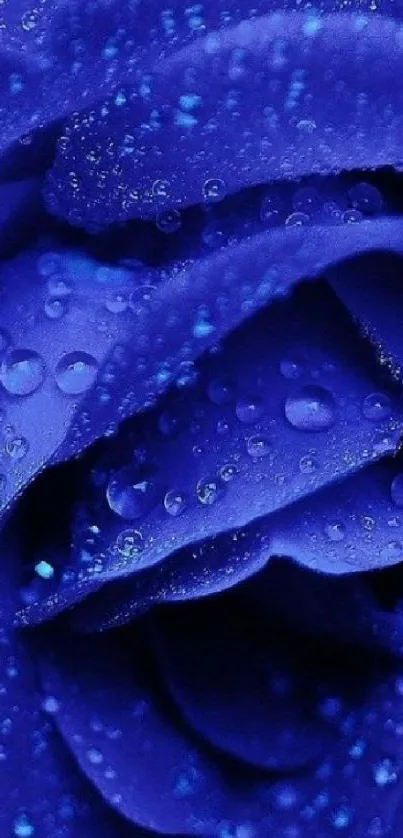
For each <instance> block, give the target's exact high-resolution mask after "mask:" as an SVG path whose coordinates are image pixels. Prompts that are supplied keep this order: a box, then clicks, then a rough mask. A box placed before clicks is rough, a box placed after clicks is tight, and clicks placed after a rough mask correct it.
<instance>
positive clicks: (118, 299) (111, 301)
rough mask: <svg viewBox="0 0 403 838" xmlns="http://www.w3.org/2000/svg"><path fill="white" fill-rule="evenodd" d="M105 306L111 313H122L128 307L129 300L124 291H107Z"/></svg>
mask: <svg viewBox="0 0 403 838" xmlns="http://www.w3.org/2000/svg"><path fill="white" fill-rule="evenodd" d="M105 307H106V308H107V309H108V311H110V313H111V314H122V313H123V312H124V311H127V309H128V308H129V300H128V297H127V295H126V294H125V293H124V291H113V290H112V291H108V293H107V295H106V300H105Z"/></svg>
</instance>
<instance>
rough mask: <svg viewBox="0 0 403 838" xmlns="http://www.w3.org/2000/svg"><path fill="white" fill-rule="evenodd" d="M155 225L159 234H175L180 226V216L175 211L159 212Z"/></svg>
mask: <svg viewBox="0 0 403 838" xmlns="http://www.w3.org/2000/svg"><path fill="white" fill-rule="evenodd" d="M155 223H156V226H157V227H158V229H159V230H161V233H177V232H178V230H180V228H181V224H182V220H181V214H180V212H179V211H178V210H175V209H173V210H167V211H166V212H161V213H159V215H157V217H156V219H155Z"/></svg>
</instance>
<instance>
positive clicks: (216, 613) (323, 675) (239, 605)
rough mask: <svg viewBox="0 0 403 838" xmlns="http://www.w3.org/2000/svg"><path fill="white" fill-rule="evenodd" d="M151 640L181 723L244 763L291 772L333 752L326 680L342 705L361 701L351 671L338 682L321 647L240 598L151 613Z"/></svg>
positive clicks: (330, 655)
mask: <svg viewBox="0 0 403 838" xmlns="http://www.w3.org/2000/svg"><path fill="white" fill-rule="evenodd" d="M151 637H152V640H153V648H154V650H155V651H156V654H157V657H158V662H159V667H160V670H161V672H162V676H163V678H164V681H165V682H166V683H167V685H168V688H169V691H170V694H171V695H172V697H173V698H174V700H175V702H176V703H177V705H178V707H179V708H180V710H181V713H182V714H183V716H184V718H185V719H186V720H187V721H188V723H189V724H190V725H191V727H192V728H194V729H195V730H197V731H198V732H199V733H200V734H201V735H202V736H203V737H204V738H205V739H207V741H209V742H211V743H212V744H213V745H215V746H216V747H217V748H219V749H220V750H221V751H223V752H224V753H229V754H232V755H234V756H236V757H238V758H239V759H241V760H243V761H245V762H246V763H247V764H252V765H255V766H258V767H261V768H266V769H271V770H277V771H287V770H294V769H297V768H302V767H303V766H306V765H312V764H315V762H316V763H317V762H319V760H320V757H321V755H322V754H323V752H324V751H325V752H326V753H328V752H329V751H330V750H331V749H332V747H334V745H335V741H336V739H337V736H338V733H339V731H338V721H339V720H338V719H337V714H336V716H335V717H333V716H332V714H329V715H327V714H326V712H325V710H324V708H323V706H322V702H323V699H324V696H325V695H326V694H330V695H332V694H333V693H334V690H335V684H334V682H333V683H332V672H333V674H334V672H335V671H336V672H337V676H336V683H337V692H338V694H343V693H344V698H343V699H342V698H341V696H340V701H341V700H346V701H347V702H349V700H350V701H351V700H352V701H353V702H354V701H355V700H357V701H358V700H359V697H358V696H357V695H355V694H354V690H356V689H357V686H358V683H359V679H358V680H356V681H355V683H354V680H355V679H354V677H352V673H350V679H349V678H348V677H347V679H346V683H345V684H342V683H341V681H340V673H339V672H338V667H337V663H336V661H337V649H336V650H334V649H333V650H331V647H330V643H329V642H328V639H326V641H325V643H324V644H321V641H320V640H319V638H315V639H313V638H312V637H311V638H309V636H307V635H305V636H304V637H303V638H301V640H300V642H298V640H297V638H296V637H295V635H289V634H287V631H285V630H284V624H283V621H282V620H281V619H280V620H279V621H278V622H273V623H271V622H269V620H266V621H264V620H262V619H260V618H259V616H258V617H256V616H254V615H253V613H251V611H250V610H249V609H248V607H247V602H246V601H245V599H244V598H243V597H242V594H241V595H240V596H239V597H238V598H236V597H232V598H229V600H228V601H227V603H225V601H224V602H223V600H222V598H220V599H217V600H216V601H214V600H213V601H212V600H207V601H206V600H204V601H203V602H202V603H191V604H190V605H189V607H182V608H171V609H167V610H164V611H162V614H161V613H159V612H157V614H156V616H155V618H154V619H153V620H152V623H151ZM359 677H361V676H359ZM352 697H353V698H352Z"/></svg>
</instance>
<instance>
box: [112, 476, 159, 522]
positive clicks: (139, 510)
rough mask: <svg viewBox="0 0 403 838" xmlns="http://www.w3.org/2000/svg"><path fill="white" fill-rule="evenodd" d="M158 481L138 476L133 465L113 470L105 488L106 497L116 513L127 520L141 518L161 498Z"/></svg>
mask: <svg viewBox="0 0 403 838" xmlns="http://www.w3.org/2000/svg"><path fill="white" fill-rule="evenodd" d="M161 494H162V489H161V486H160V484H159V483H156V482H154V481H152V480H148V479H146V478H144V479H142V478H141V477H140V476H139V472H138V470H137V469H135V468H133V466H125V467H124V468H121V469H120V470H119V471H115V472H114V473H113V474H112V475H111V477H110V480H109V483H108V486H107V489H106V499H107V501H108V504H109V506H110V508H111V510H112V512H115V513H116V515H119V516H120V517H121V518H127V519H128V520H131V519H134V518H141V517H142V516H143V515H146V514H147V513H148V512H150V510H151V509H153V508H154V506H156V504H157V503H158V502H159V500H160V499H161Z"/></svg>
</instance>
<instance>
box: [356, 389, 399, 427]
mask: <svg viewBox="0 0 403 838" xmlns="http://www.w3.org/2000/svg"><path fill="white" fill-rule="evenodd" d="M362 412H363V414H364V416H365V418H366V419H371V420H372V421H373V422H379V421H382V420H383V419H387V418H388V417H389V416H390V414H391V412H392V405H391V401H390V398H389V396H387V395H386V393H370V394H369V395H368V396H367V397H366V398H365V399H364V402H363V405H362Z"/></svg>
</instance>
